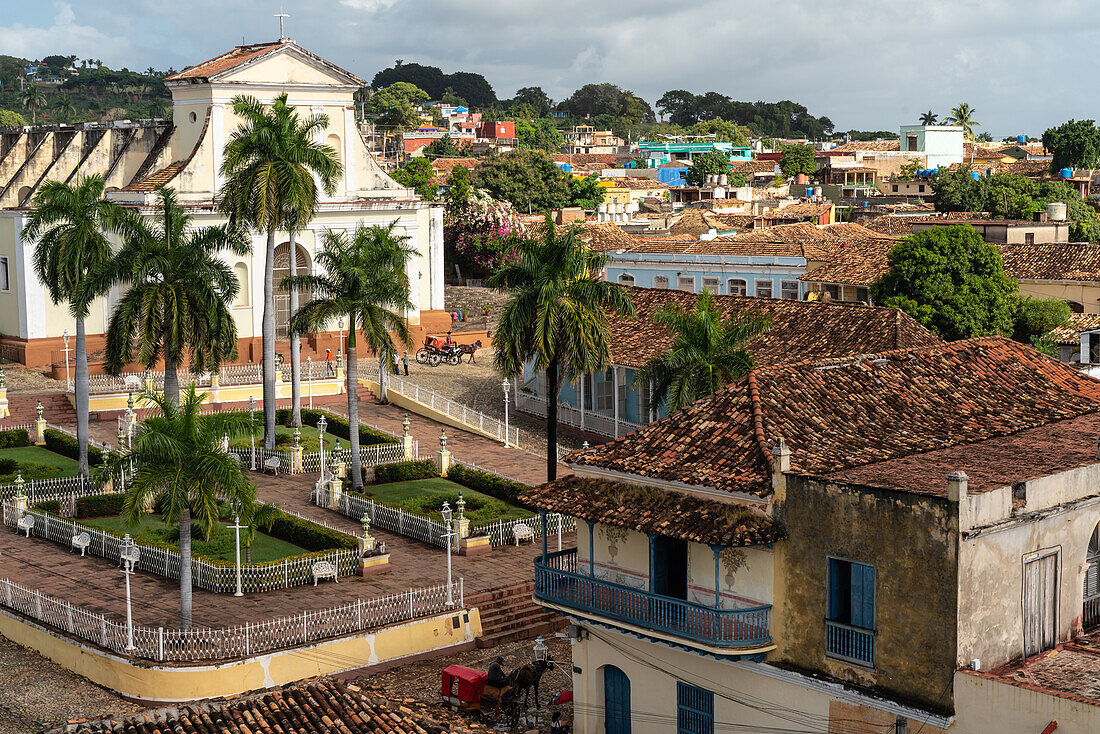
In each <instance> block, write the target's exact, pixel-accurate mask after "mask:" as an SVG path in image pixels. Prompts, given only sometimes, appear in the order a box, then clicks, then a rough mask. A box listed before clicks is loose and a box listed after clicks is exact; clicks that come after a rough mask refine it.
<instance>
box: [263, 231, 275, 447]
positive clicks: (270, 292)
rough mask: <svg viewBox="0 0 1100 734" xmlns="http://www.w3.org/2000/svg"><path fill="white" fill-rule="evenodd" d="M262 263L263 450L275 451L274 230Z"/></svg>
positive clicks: (269, 237) (270, 232)
mask: <svg viewBox="0 0 1100 734" xmlns="http://www.w3.org/2000/svg"><path fill="white" fill-rule="evenodd" d="M266 254H267V260H266V261H265V262H264V317H263V326H262V333H263V339H264V355H263V357H264V367H263V370H264V374H263V377H264V449H266V450H267V451H274V450H275V230H274V228H272V229H269V230H268V231H267V253H266Z"/></svg>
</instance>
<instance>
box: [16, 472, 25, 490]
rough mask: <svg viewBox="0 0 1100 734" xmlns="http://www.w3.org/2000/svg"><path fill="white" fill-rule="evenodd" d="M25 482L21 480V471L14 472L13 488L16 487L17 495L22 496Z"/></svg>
mask: <svg viewBox="0 0 1100 734" xmlns="http://www.w3.org/2000/svg"><path fill="white" fill-rule="evenodd" d="M25 482H26V480H24V479H23V470H22V469H16V470H15V486H16V490H15V493H16V494H17V495H21V494H23V484H24V483H25Z"/></svg>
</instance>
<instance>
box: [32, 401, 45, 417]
mask: <svg viewBox="0 0 1100 734" xmlns="http://www.w3.org/2000/svg"><path fill="white" fill-rule="evenodd" d="M43 411H45V408H43V407H42V398H39V399H38V405H36V406H34V412H35V413H37V414H38V420H42V413H43Z"/></svg>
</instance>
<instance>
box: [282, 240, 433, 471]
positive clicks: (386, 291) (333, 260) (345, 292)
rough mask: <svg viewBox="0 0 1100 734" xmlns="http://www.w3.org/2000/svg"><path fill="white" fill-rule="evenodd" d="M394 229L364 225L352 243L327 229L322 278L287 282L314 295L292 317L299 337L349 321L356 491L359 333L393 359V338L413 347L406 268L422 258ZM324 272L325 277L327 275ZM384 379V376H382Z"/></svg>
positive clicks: (350, 418)
mask: <svg viewBox="0 0 1100 734" xmlns="http://www.w3.org/2000/svg"><path fill="white" fill-rule="evenodd" d="M396 225H397V222H391V223H390V224H389V225H388V226H385V227H381V226H378V225H375V226H373V227H363V226H359V227H357V228H356V229H355V232H354V234H353V235H352V236H351V237H350V238H349V237H348V235H347V233H346V232H334V231H332V230H325V231H324V233H322V235H321V243H322V244H321V251H320V252H318V253H317V257H316V262H317V265H318V268H317V270H318V273H314V274H312V275H298V276H295V277H294V278H284V279H283V282H282V286H281V287H283V288H301V289H302V290H311V291H313V300H312V301H310V302H309V303H307V304H305V305H303V306H301V307H300V308H299V309H298V310H297V311H295V312H294V314H293V315H292V316H291V317H290V329H291V331H292V332H293V333H303V332H306V331H309V330H311V329H322V328H324V327H325V325H326V324H330V323H332V322H333V321H335V320H336V319H338V318H341V317H345V316H346V317H347V319H348V367H347V372H346V378H347V392H348V423H349V424H350V425H351V427H352V428H351V431H350V432H349V434H348V438H349V440H350V441H351V476H352V480H351V481H352V486H353V487H354V488H355V489H359V488H360V487H362V486H363V475H362V470H361V464H360V459H359V431H358V426H359V398H358V396H357V393H358V387H359V375H358V372H359V370H358V363H357V355H358V353H357V345H356V333H355V332H356V330H358V331H361V332H362V334H363V340H364V341H365V342H366V346H368V347H369V348H370V349H371V350H373V351H375V352H376V353H379V354H389V353H391V352H392V351H393V350H394V349H396V346H395V344H394V340H393V337H392V336H390V334H391V333H392V334H395V335H397V338H398V339H399V340H400V341H402V342H404V343H405V344H408V343H409V327H408V325H407V324H406V323H405V313H407V312H408V311H410V310H411V309H412V308H413V304H412V301H410V300H409V296H408V293H409V276H408V271H407V270H406V269H405V263H406V262H407V261H408V259H409V258H410V257H414V256H415V255H416V249H415V248H413V247H410V246H409V244H408V238H407V237H405V236H403V235H398V234H396V233H395V232H394V229H395V227H396ZM319 273H324V274H323V275H321V274H319ZM379 378H380V379H381V375H379Z"/></svg>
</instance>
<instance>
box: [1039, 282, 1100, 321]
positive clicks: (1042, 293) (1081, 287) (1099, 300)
mask: <svg viewBox="0 0 1100 734" xmlns="http://www.w3.org/2000/svg"><path fill="white" fill-rule="evenodd" d="M1020 293H1021V294H1023V295H1025V296H1032V297H1033V298H1057V299H1059V300H1062V301H1075V302H1076V303H1080V304H1081V305H1082V306H1083V307H1084V309H1085V310H1084V313H1100V283H1043V282H1038V281H1033V280H1021V281H1020Z"/></svg>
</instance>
